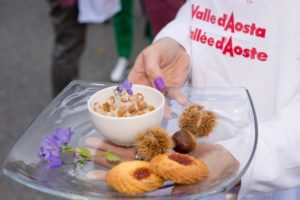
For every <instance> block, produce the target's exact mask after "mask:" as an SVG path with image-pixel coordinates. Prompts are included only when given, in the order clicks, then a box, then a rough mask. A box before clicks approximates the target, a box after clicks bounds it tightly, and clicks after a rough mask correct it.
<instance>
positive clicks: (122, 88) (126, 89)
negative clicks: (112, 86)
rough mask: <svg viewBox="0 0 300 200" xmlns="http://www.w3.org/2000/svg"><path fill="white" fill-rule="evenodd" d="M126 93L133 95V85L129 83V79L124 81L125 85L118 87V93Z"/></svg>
mask: <svg viewBox="0 0 300 200" xmlns="http://www.w3.org/2000/svg"><path fill="white" fill-rule="evenodd" d="M124 90H125V91H126V92H127V94H129V95H132V94H133V92H132V83H131V82H130V81H128V80H127V79H125V80H124V81H123V83H121V84H120V85H119V86H118V91H119V92H123V91H124Z"/></svg>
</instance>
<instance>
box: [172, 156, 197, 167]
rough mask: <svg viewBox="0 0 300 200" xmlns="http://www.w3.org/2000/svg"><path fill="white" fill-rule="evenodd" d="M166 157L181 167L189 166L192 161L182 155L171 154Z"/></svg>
mask: <svg viewBox="0 0 300 200" xmlns="http://www.w3.org/2000/svg"><path fill="white" fill-rule="evenodd" d="M168 157H169V159H171V160H174V161H176V162H178V163H179V164H182V165H190V164H192V163H193V160H192V159H191V158H190V157H188V156H186V155H182V154H171V155H169V156H168Z"/></svg>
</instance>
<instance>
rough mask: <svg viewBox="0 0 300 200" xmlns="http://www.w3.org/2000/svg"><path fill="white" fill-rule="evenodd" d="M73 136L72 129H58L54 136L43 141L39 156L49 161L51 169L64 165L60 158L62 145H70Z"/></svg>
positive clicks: (49, 136)
mask: <svg viewBox="0 0 300 200" xmlns="http://www.w3.org/2000/svg"><path fill="white" fill-rule="evenodd" d="M72 135H73V132H72V131H71V128H66V129H63V128H57V129H56V130H55V133H54V134H51V135H48V136H46V137H45V138H44V139H43V140H42V143H41V147H40V150H39V152H38V155H39V156H40V157H44V159H45V160H47V161H48V167H49V168H56V167H60V166H61V165H62V160H61V158H60V150H61V148H62V147H61V145H66V144H68V143H69V142H70V140H71V136H72Z"/></svg>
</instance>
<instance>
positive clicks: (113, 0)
mask: <svg viewBox="0 0 300 200" xmlns="http://www.w3.org/2000/svg"><path fill="white" fill-rule="evenodd" d="M78 8H79V15H78V21H79V23H102V22H104V21H105V20H107V19H109V18H111V17H112V16H114V15H115V14H116V13H117V12H119V11H120V10H121V5H120V1H119V0H78Z"/></svg>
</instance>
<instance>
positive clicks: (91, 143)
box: [85, 137, 136, 159]
mask: <svg viewBox="0 0 300 200" xmlns="http://www.w3.org/2000/svg"><path fill="white" fill-rule="evenodd" d="M85 144H86V145H87V146H88V147H90V148H94V149H97V150H100V151H112V152H113V153H116V154H118V155H119V156H120V157H126V158H127V159H134V158H135V155H136V150H135V149H134V148H132V147H121V146H117V145H114V144H112V143H110V142H106V141H103V140H101V139H99V138H95V137H90V138H87V139H86V140H85Z"/></svg>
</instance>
